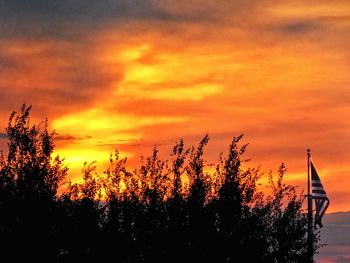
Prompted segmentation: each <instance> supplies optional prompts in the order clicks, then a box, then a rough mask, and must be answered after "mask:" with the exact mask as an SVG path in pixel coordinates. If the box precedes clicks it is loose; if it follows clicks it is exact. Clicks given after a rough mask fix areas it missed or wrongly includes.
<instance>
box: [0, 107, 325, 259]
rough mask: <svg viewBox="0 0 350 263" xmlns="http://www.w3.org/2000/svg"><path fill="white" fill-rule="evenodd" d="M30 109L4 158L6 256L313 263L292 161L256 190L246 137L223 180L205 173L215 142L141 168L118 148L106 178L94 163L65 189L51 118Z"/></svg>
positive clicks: (146, 161) (0, 159)
mask: <svg viewBox="0 0 350 263" xmlns="http://www.w3.org/2000/svg"><path fill="white" fill-rule="evenodd" d="M30 110H31V107H27V106H25V105H24V106H23V107H22V108H21V110H20V111H19V112H13V113H12V114H11V116H10V119H9V123H8V126H7V128H6V132H7V134H8V139H9V142H8V152H7V153H6V154H4V153H2V154H1V156H0V214H1V217H0V239H1V244H2V245H1V247H0V249H1V256H0V257H3V259H5V258H11V259H13V260H19V259H21V258H25V259H26V260H45V261H47V262H70V261H73V260H75V261H76V260H80V261H82V260H100V261H101V260H109V261H111V260H112V261H115V262H160V261H166V262H179V261H181V262H201V261H202V262H207V261H210V262H237V261H238V258H240V259H241V258H243V259H244V260H243V262H306V255H307V251H306V248H307V239H306V234H307V224H306V216H305V214H304V212H303V210H302V202H303V198H302V197H301V196H298V195H297V194H296V191H295V188H294V187H293V186H291V185H286V184H285V183H284V182H283V176H284V174H285V172H286V168H285V166H284V165H283V164H282V165H281V166H280V168H279V172H278V177H277V181H276V180H274V178H273V175H272V173H270V183H269V185H270V188H271V192H272V193H271V194H270V195H268V196H264V194H263V193H262V192H260V191H258V190H257V181H258V180H259V178H260V176H261V173H260V172H259V169H253V168H247V169H243V167H242V163H243V162H244V160H243V159H242V155H244V153H245V151H246V149H247V145H242V144H241V140H242V137H243V136H242V135H240V136H238V137H234V138H233V140H232V143H231V144H230V146H229V149H228V154H227V156H224V155H220V158H219V161H218V163H217V164H216V169H215V172H214V173H209V172H207V171H206V169H205V167H206V165H207V162H206V160H205V159H204V158H203V154H204V150H205V146H206V145H207V143H208V141H209V136H208V135H206V136H205V137H204V138H203V139H202V140H201V141H200V143H199V144H198V146H197V147H190V148H186V147H185V144H184V141H183V140H179V141H178V142H176V143H175V145H174V147H173V150H172V153H171V155H170V160H165V161H164V160H161V159H160V158H159V154H158V150H157V149H156V148H154V149H153V153H152V155H151V156H149V157H145V158H141V163H140V166H139V167H138V168H136V169H134V170H131V169H129V168H128V167H127V159H126V158H125V159H121V158H120V157H119V153H118V151H116V152H115V154H114V155H111V156H110V163H109V166H108V167H107V168H106V170H105V172H104V173H103V174H97V172H96V166H95V163H91V164H85V165H84V167H83V169H82V173H83V181H82V183H76V184H72V183H68V184H66V183H65V178H66V175H67V170H68V168H67V167H65V166H64V165H63V163H62V159H60V158H59V157H55V158H53V157H52V153H53V149H54V141H53V139H54V133H50V132H48V128H47V121H46V122H44V123H42V124H40V125H32V124H31V123H30V117H29V115H30ZM59 187H61V188H64V191H63V192H62V193H61V194H60V195H59V194H58V189H59ZM318 241H319V240H318V237H317V236H316V237H315V239H314V251H313V253H316V251H317V248H318Z"/></svg>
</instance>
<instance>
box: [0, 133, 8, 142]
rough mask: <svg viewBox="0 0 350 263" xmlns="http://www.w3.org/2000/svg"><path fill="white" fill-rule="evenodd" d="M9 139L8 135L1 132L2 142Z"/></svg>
mask: <svg viewBox="0 0 350 263" xmlns="http://www.w3.org/2000/svg"><path fill="white" fill-rule="evenodd" d="M7 138H8V136H7V134H6V133H3V132H0V140H2V139H7Z"/></svg>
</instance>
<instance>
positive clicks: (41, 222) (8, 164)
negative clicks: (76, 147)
mask: <svg viewBox="0 0 350 263" xmlns="http://www.w3.org/2000/svg"><path fill="white" fill-rule="evenodd" d="M30 110H31V107H27V106H26V105H23V106H22V108H21V110H20V112H13V113H12V114H11V116H10V119H9V122H8V126H7V128H6V132H7V135H8V139H9V142H8V153H7V155H5V154H3V153H1V156H0V177H1V179H0V184H1V185H0V189H1V197H0V198H1V200H0V204H1V205H0V206H1V208H0V209H1V216H0V217H1V219H0V220H1V230H0V231H1V237H0V238H1V239H3V240H2V241H3V242H1V243H2V244H4V247H2V252H3V254H2V255H6V254H7V255H8V256H10V258H13V259H15V258H16V257H22V256H24V257H26V258H27V259H30V258H41V259H49V258H50V257H51V256H52V255H53V254H56V253H57V252H58V251H56V249H57V245H56V243H57V239H56V235H57V232H58V231H59V229H58V226H59V222H57V220H56V218H55V216H56V215H57V213H58V210H57V202H56V201H57V197H56V194H57V190H58V187H59V186H60V184H61V182H62V180H63V179H64V178H65V176H66V174H67V168H66V167H64V166H63V165H62V160H61V159H60V158H59V157H58V156H57V157H55V158H52V157H51V155H52V153H53V149H54V142H53V135H54V133H49V132H48V129H47V121H46V122H44V123H42V124H41V125H38V126H37V125H32V124H31V123H30V118H29V113H30ZM18 251H20V252H18Z"/></svg>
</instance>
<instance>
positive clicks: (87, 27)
mask: <svg viewBox="0 0 350 263" xmlns="http://www.w3.org/2000/svg"><path fill="white" fill-rule="evenodd" d="M213 18H214V17H213V15H212V14H211V12H210V10H205V12H204V11H201V12H194V13H191V14H183V13H176V12H172V10H166V9H165V8H162V7H161V6H160V5H159V4H157V3H156V1H152V0H128V1H125V0H100V1H96V0H75V1H71V0H51V1H47V0H31V1H27V0H0V32H1V36H0V38H9V37H36V38H38V37H40V38H47V37H50V38H58V39H67V40H74V39H76V38H77V37H79V36H83V35H84V34H85V32H90V33H92V32H93V31H95V30H98V29H100V28H101V27H105V26H107V25H110V24H113V26H114V27H116V28H117V26H115V25H118V23H119V24H121V23H124V22H128V21H129V22H130V21H136V22H140V21H146V20H149V21H162V22H167V21H169V22H191V21H206V22H208V21H209V20H211V19H213ZM218 18H220V17H216V18H215V19H218Z"/></svg>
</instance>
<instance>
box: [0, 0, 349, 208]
mask: <svg viewBox="0 0 350 263" xmlns="http://www.w3.org/2000/svg"><path fill="white" fill-rule="evenodd" d="M349 36H350V1H348V0H344V1H328V0H314V1H301V0H300V1H298V0H295V1H288V0H284V1H282V0H270V1H267V0H255V1H254V0H237V1H233V0H215V1H214V0H206V1H199V0H193V1H189V0H139V1H138V0H129V1H126V0H98V1H97V0H75V1H71V0H51V1H47V0H31V1H25V0H0V101H1V103H0V124H1V130H0V148H1V149H6V142H7V138H6V135H5V130H4V129H3V128H4V127H5V126H6V123H7V121H8V118H9V114H10V113H11V112H12V111H13V110H18V109H19V108H20V107H21V105H22V104H23V103H26V104H28V105H32V106H33V111H32V114H33V115H32V119H33V122H40V121H41V120H44V119H45V118H46V117H47V118H48V120H49V126H50V129H55V130H56V132H57V133H58V135H57V136H56V153H59V154H60V156H62V157H65V158H66V163H67V164H68V165H69V167H70V176H71V178H72V179H74V180H77V179H78V178H79V177H80V176H81V174H80V172H79V171H80V169H81V168H82V165H83V163H84V161H93V160H96V161H97V164H98V165H99V166H101V167H103V165H104V163H106V161H107V160H108V158H109V154H110V153H111V152H113V151H114V150H115V149H116V148H118V149H119V150H120V151H121V153H122V155H123V156H127V157H128V158H129V159H130V163H131V165H133V164H136V163H137V161H138V160H139V157H140V155H141V154H143V155H147V154H150V152H151V151H152V148H153V146H154V145H157V147H158V148H159V150H160V154H161V155H162V156H163V157H167V156H169V153H170V149H171V147H172V145H173V144H174V143H175V142H176V141H177V140H178V139H179V138H183V139H184V141H185V143H186V144H187V145H188V146H190V145H193V144H196V143H198V142H199V141H200V139H201V138H202V137H203V136H204V135H205V134H206V133H209V136H210V142H209V145H208V147H207V150H206V152H205V156H206V158H207V159H208V160H209V161H213V162H214V161H216V160H217V159H218V155H219V153H220V152H225V151H226V150H227V148H228V145H229V143H230V141H231V139H232V137H233V136H237V135H239V134H241V133H243V134H244V142H246V143H249V148H248V151H247V153H246V157H247V158H251V161H250V163H249V166H252V167H256V166H258V165H260V166H261V170H262V171H264V172H268V171H269V170H270V169H272V170H273V171H276V170H277V169H278V166H279V165H280V163H282V162H284V163H285V164H286V166H287V168H288V172H287V175H286V176H287V178H286V179H287V180H288V182H291V183H293V184H296V185H299V186H300V189H305V191H306V188H305V187H306V180H307V177H306V175H307V167H306V165H307V159H306V149H307V148H311V150H312V157H313V160H314V163H315V166H316V169H317V171H318V174H319V175H320V177H321V180H322V182H323V184H324V187H325V189H326V191H327V193H328V195H329V198H330V201H331V204H330V207H329V208H328V210H327V212H334V211H348V210H350V198H349V197H350V117H349V116H350V38H349Z"/></svg>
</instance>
